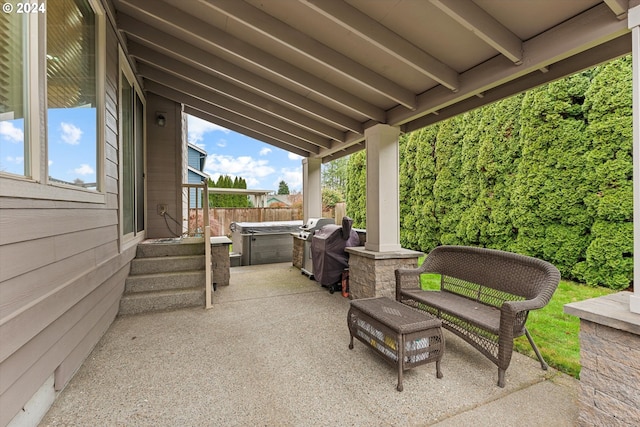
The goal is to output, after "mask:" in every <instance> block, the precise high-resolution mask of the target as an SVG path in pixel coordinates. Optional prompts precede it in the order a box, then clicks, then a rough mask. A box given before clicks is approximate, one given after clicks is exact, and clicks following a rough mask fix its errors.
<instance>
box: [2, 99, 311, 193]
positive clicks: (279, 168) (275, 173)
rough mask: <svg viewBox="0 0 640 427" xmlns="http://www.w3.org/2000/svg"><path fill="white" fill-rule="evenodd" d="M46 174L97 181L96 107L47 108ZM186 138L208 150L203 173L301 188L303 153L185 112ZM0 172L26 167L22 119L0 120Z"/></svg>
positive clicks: (260, 185) (262, 186)
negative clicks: (47, 159) (47, 143)
mask: <svg viewBox="0 0 640 427" xmlns="http://www.w3.org/2000/svg"><path fill="white" fill-rule="evenodd" d="M48 114H49V117H48V124H49V175H51V176H53V177H55V178H58V179H61V180H64V181H67V182H73V181H74V180H75V179H81V180H82V181H84V182H86V183H89V182H95V181H96V164H95V160H94V159H95V156H96V154H95V138H96V132H95V125H94V123H95V119H94V117H95V109H93V108H74V109H59V110H56V109H50V110H49V111H48ZM188 132H189V134H188V140H189V142H190V143H193V144H195V145H197V146H199V147H200V148H202V149H204V150H205V151H206V152H207V153H208V156H207V163H206V166H205V172H206V173H207V174H209V175H210V176H211V177H212V178H213V179H214V180H216V179H217V178H218V176H220V175H229V176H231V177H236V176H237V177H242V178H244V179H245V180H246V182H247V187H248V188H251V189H259V190H273V191H277V190H278V184H279V183H280V181H283V180H284V181H285V182H286V183H287V185H288V186H289V190H290V191H292V192H295V191H302V157H300V156H298V155H295V154H292V153H289V152H287V151H285V150H281V149H279V148H276V147H273V146H271V145H268V144H265V143H263V142H260V141H257V140H255V139H252V138H249V137H246V136H244V135H241V134H238V133H235V132H232V131H230V130H228V129H225V128H222V127H220V126H217V125H214V124H212V123H209V122H206V121H204V120H201V119H199V118H197V117H193V116H188ZM0 170H2V171H5V172H10V173H15V174H18V175H22V174H23V170H24V121H23V120H22V119H19V120H5V121H0Z"/></svg>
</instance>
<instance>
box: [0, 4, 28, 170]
mask: <svg viewBox="0 0 640 427" xmlns="http://www.w3.org/2000/svg"><path fill="white" fill-rule="evenodd" d="M2 3H4V1H3V2H2ZM27 25H28V22H27V16H26V15H24V14H17V13H2V14H0V40H6V41H8V42H7V43H2V48H1V49H0V63H2V69H3V70H2V72H0V172H5V173H10V174H14V175H20V176H25V177H29V176H30V175H31V167H30V162H29V152H30V150H29V145H28V144H27V143H26V140H27V139H26V138H25V133H26V131H27V126H26V125H25V118H26V110H27V92H26V90H27V84H26V80H27V60H26V58H27V54H28V53H27V40H26V28H27Z"/></svg>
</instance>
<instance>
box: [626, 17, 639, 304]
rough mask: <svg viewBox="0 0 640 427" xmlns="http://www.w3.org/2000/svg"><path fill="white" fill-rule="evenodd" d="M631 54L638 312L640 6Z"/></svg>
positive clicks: (634, 298)
mask: <svg viewBox="0 0 640 427" xmlns="http://www.w3.org/2000/svg"><path fill="white" fill-rule="evenodd" d="M628 25H629V29H631V38H632V56H633V223H634V227H633V257H634V262H633V267H634V268H633V283H634V292H633V295H631V296H630V297H629V306H630V307H629V309H630V310H631V312H632V313H639V314H640V266H639V265H640V263H639V262H638V259H639V258H640V6H636V7H634V8H632V9H629V15H628Z"/></svg>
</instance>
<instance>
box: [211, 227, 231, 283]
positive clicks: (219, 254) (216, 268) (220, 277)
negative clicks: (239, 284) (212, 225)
mask: <svg viewBox="0 0 640 427" xmlns="http://www.w3.org/2000/svg"><path fill="white" fill-rule="evenodd" d="M229 245H231V239H229V238H228V237H227V236H215V237H212V238H211V283H212V284H214V285H216V286H217V285H220V286H228V285H229V279H230V278H231V271H230V268H231V259H230V258H229Z"/></svg>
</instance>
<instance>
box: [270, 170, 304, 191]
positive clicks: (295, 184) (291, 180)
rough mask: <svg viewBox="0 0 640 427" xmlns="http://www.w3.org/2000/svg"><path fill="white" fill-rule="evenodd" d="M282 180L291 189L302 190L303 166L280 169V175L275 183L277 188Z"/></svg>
mask: <svg viewBox="0 0 640 427" xmlns="http://www.w3.org/2000/svg"><path fill="white" fill-rule="evenodd" d="M280 181H284V182H286V183H287V186H288V187H289V191H302V167H299V168H293V169H290V168H282V169H280V175H279V176H278V179H277V180H276V181H275V183H274V185H275V187H276V188H277V187H278V185H279V184H280Z"/></svg>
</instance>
